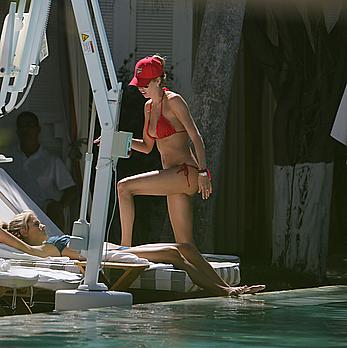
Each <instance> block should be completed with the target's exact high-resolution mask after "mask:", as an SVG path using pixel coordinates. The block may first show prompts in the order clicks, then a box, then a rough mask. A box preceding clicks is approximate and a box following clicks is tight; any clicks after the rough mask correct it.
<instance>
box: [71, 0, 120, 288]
mask: <svg viewBox="0 0 347 348" xmlns="http://www.w3.org/2000/svg"><path fill="white" fill-rule="evenodd" d="M71 3H72V6H73V10H74V14H75V18H76V23H77V27H78V32H79V37H80V41H81V46H82V51H83V55H84V58H85V62H86V66H87V71H88V76H89V80H90V84H91V88H92V92H93V96H94V100H95V105H96V110H97V114H98V118H99V121H100V126H101V142H100V148H99V156H98V161H97V168H96V176H95V185H94V193H93V203H92V211H91V219H90V234H89V244H88V250H87V267H86V273H85V280H84V284H83V285H82V286H80V287H79V289H86V290H105V289H107V288H106V286H105V285H104V284H100V283H98V282H97V280H98V273H99V266H100V262H101V254H102V249H103V242H104V238H105V230H106V220H107V213H108V205H109V197H110V189H111V179H112V158H111V155H112V146H113V136H114V132H115V125H116V123H118V122H116V115H118V108H119V107H120V105H119V98H120V90H119V91H117V93H110V92H109V91H108V90H107V85H106V81H105V77H104V72H103V68H102V65H101V59H100V55H99V51H98V47H97V43H96V39H95V33H94V29H93V24H92V20H91V16H90V13H89V8H88V2H87V1H85V0H71ZM113 92H116V91H113Z"/></svg>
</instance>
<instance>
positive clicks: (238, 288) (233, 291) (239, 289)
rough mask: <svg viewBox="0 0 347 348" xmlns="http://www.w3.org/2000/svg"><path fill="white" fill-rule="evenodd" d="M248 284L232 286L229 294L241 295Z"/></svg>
mask: <svg viewBox="0 0 347 348" xmlns="http://www.w3.org/2000/svg"><path fill="white" fill-rule="evenodd" d="M247 288H248V287H247V285H244V286H231V287H230V288H229V291H228V295H229V296H239V295H241V294H244V293H245V291H246V290H247Z"/></svg>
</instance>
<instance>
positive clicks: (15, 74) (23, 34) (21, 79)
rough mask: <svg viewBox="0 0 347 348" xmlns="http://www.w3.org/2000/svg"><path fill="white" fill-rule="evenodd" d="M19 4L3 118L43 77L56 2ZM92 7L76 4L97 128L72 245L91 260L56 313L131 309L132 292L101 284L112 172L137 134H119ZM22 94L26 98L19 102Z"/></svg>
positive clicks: (1, 45)
mask: <svg viewBox="0 0 347 348" xmlns="http://www.w3.org/2000/svg"><path fill="white" fill-rule="evenodd" d="M17 3H18V5H17V4H16V2H11V4H10V7H9V13H8V15H7V17H6V20H5V22H4V25H3V29H2V35H1V41H0V78H1V79H2V81H1V89H0V110H1V111H0V117H2V116H4V115H6V114H8V113H10V112H11V111H12V110H15V109H16V108H18V107H19V106H20V105H21V104H22V103H23V101H24V100H25V98H26V96H27V95H28V93H29V91H30V88H31V85H32V82H33V80H34V77H35V76H36V75H37V74H38V72H39V64H40V62H41V61H42V60H43V59H44V58H45V57H46V56H47V55H48V49H47V41H46V39H45V30H46V25H47V21H48V17H49V10H50V5H51V0H31V1H30V7H29V10H28V12H25V9H26V7H27V6H26V5H27V1H26V0H20V1H19V2H17ZM89 3H90V7H89V6H88V5H89ZM89 3H88V1H86V0H71V4H72V8H73V12H74V14H75V19H76V24H77V28H78V34H79V38H80V43H81V48H82V52H83V55H84V59H85V63H86V67H87V71H88V77H89V81H90V85H91V90H92V93H93V97H94V103H95V111H94V112H92V117H91V123H92V126H91V127H90V137H89V144H88V152H87V153H86V158H85V163H86V165H85V169H84V179H83V189H82V198H81V208H80V218H79V220H78V221H75V223H74V226H73V231H72V236H71V242H70V243H71V246H72V247H73V248H75V249H77V250H81V252H82V253H84V254H85V255H86V258H87V263H86V270H85V278H84V282H83V284H82V285H80V286H79V288H78V289H77V290H58V291H57V292H56V299H55V308H56V310H78V309H87V308H95V307H106V306H130V305H131V304H132V295H131V294H130V293H126V292H117V291H108V288H107V286H106V285H105V284H103V283H99V282H98V275H99V268H100V264H101V255H102V249H103V242H104V238H105V230H106V220H107V212H108V204H109V196H110V189H111V180H112V170H114V171H115V172H116V165H117V161H118V158H127V157H128V153H129V150H130V148H131V139H132V133H127V132H119V131H118V123H119V112H120V104H121V96H122V89H121V83H120V82H118V81H117V76H116V73H115V69H114V65H113V62H112V57H111V52H110V49H109V46H108V43H107V37H106V33H105V28H104V24H103V20H102V16H101V11H100V7H99V4H98V1H97V0H90V1H89ZM91 12H92V14H91ZM92 16H93V19H94V21H95V26H96V30H97V32H98V35H99V38H100V42H101V51H102V54H103V56H104V58H105V62H106V67H107V77H108V79H109V81H110V86H111V88H110V89H109V90H108V87H107V84H106V78H105V73H104V70H103V67H102V64H101V58H100V54H99V48H98V44H97V41H96V36H95V32H94V28H93V24H92ZM29 77H30V79H29ZM20 94H21V97H22V99H21V100H20V101H19V102H18V103H17V99H18V97H19V95H20ZM96 113H97V115H98V119H99V122H100V127H101V141H100V147H99V155H98V160H97V166H96V175H95V185H94V195H93V202H92V208H91V217H90V223H89V222H87V218H86V215H87V214H86V212H87V204H88V193H89V186H90V173H91V166H92V159H93V155H92V151H91V149H92V137H93V129H94V128H93V127H94V119H95V117H96ZM1 158H2V159H3V161H10V159H7V158H6V157H5V156H3V157H1V156H0V161H1Z"/></svg>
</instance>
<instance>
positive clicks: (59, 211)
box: [4, 111, 76, 230]
mask: <svg viewBox="0 0 347 348" xmlns="http://www.w3.org/2000/svg"><path fill="white" fill-rule="evenodd" d="M40 132H41V127H40V123H39V120H38V118H37V116H36V115H35V114H34V113H32V112H28V111H25V112H22V113H21V114H19V115H18V117H17V136H18V141H19V146H18V148H17V149H16V150H15V151H14V152H13V153H12V154H11V157H13V162H12V163H8V164H6V167H5V166H4V169H5V170H6V171H7V172H8V174H9V175H10V176H11V177H12V178H13V179H14V180H15V181H16V183H17V184H18V185H19V186H20V187H21V188H22V189H23V190H24V191H25V192H26V193H27V195H28V196H29V197H30V198H31V199H32V200H33V201H34V202H35V203H36V204H37V205H38V206H39V207H40V208H41V209H42V210H43V211H44V212H45V213H46V214H47V215H48V216H49V217H50V218H51V220H52V221H53V222H54V223H55V224H56V225H57V226H58V227H59V228H60V229H62V230H63V229H64V225H65V219H64V208H65V207H67V206H68V205H69V203H70V202H71V200H72V199H73V198H74V197H75V194H76V185H75V182H74V180H73V179H72V177H71V174H70V172H69V170H68V169H67V168H66V166H65V164H64V162H63V161H62V160H61V159H60V158H59V157H57V156H55V155H53V154H51V153H49V152H48V151H47V150H45V149H44V148H43V147H42V146H41V144H40Z"/></svg>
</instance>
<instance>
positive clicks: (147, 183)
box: [117, 168, 197, 246]
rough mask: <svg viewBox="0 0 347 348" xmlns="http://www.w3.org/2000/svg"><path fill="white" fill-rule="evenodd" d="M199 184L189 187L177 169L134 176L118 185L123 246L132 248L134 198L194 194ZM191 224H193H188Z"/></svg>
mask: <svg viewBox="0 0 347 348" xmlns="http://www.w3.org/2000/svg"><path fill="white" fill-rule="evenodd" d="M196 189H197V184H196V183H195V185H194V183H192V184H191V185H190V187H188V185H187V178H186V177H185V176H184V175H183V174H182V173H180V174H177V168H170V169H165V170H161V171H158V170H156V171H152V172H148V173H143V174H139V175H134V176H131V177H128V178H125V179H123V180H120V181H119V182H118V184H117V190H118V200H119V210H120V220H121V225H122V241H121V245H126V246H130V245H131V243H132V232H133V225H134V219H135V207H134V200H133V199H134V198H133V197H134V196H136V195H147V196H151V195H153V196H167V195H176V194H186V195H189V194H192V193H194V192H195V191H196ZM188 223H189V224H191V223H192V222H188Z"/></svg>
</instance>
